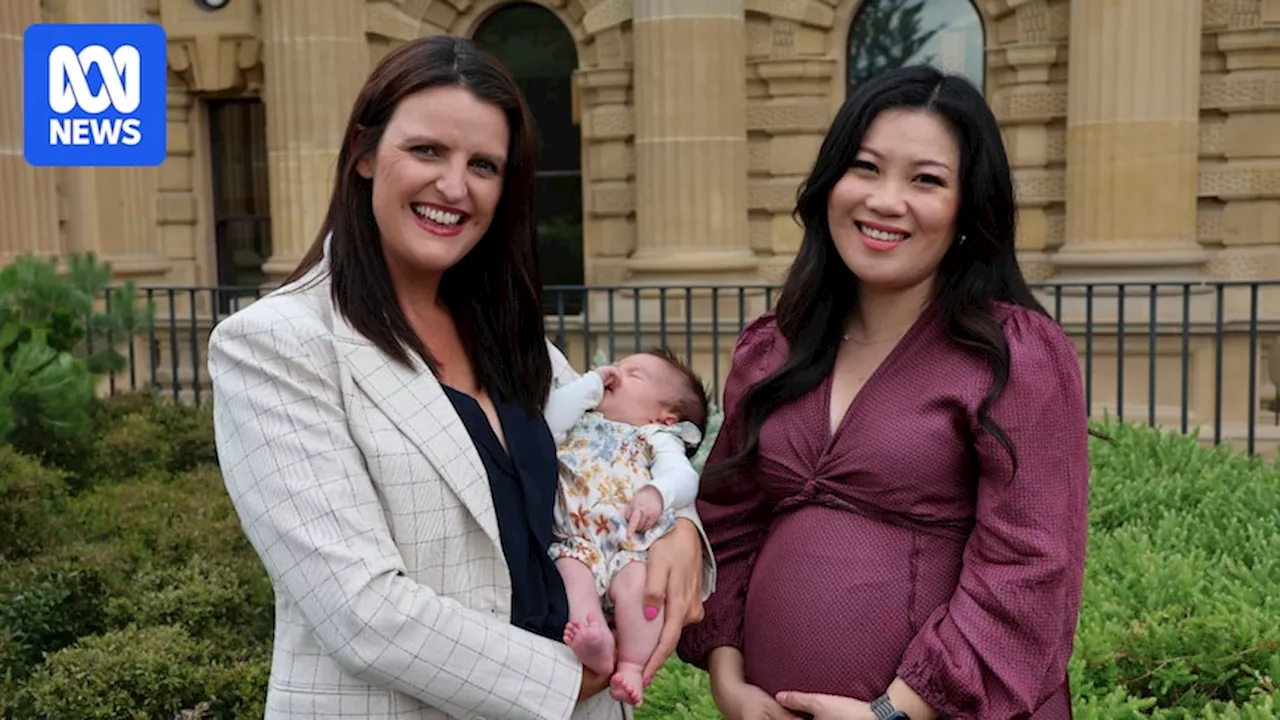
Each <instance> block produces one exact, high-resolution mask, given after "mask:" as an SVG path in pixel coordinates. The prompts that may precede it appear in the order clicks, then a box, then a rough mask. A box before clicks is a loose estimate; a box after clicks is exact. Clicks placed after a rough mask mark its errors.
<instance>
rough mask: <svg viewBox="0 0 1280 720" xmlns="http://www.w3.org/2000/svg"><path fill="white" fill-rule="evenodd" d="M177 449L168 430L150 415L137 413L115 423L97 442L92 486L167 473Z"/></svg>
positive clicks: (91, 469)
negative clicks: (93, 484)
mask: <svg viewBox="0 0 1280 720" xmlns="http://www.w3.org/2000/svg"><path fill="white" fill-rule="evenodd" d="M173 452H174V447H173V443H172V442H170V439H169V437H168V434H167V432H166V430H165V428H164V427H163V426H162V425H160V424H159V423H157V422H155V421H154V420H152V419H151V417H150V414H149V413H142V412H137V413H133V414H130V415H125V416H124V417H122V418H120V419H119V420H116V421H115V422H114V423H113V424H112V425H111V427H109V428H108V429H107V430H106V432H105V433H103V435H102V439H101V440H99V441H98V447H97V454H96V457H95V459H94V463H93V465H92V466H91V468H90V471H91V472H92V473H93V475H92V477H93V482H94V483H95V484H96V483H105V482H116V481H119V480H127V479H129V478H131V477H139V476H143V475H148V476H150V475H160V474H162V473H165V472H168V470H169V468H170V465H171V462H172V459H173Z"/></svg>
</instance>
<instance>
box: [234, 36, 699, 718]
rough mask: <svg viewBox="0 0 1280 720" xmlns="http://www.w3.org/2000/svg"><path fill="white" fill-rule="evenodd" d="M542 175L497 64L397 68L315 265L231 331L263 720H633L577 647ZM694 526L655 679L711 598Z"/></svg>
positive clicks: (346, 169) (432, 53)
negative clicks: (545, 308) (256, 594)
mask: <svg viewBox="0 0 1280 720" xmlns="http://www.w3.org/2000/svg"><path fill="white" fill-rule="evenodd" d="M533 149H534V148H533V134H532V128H531V118H530V113H529V110H528V107H527V106H526V104H525V101H524V99H523V97H522V96H521V94H520V90H519V88H518V87H517V86H516V84H515V82H514V81H513V80H512V78H511V76H510V75H509V74H508V73H507V72H506V70H505V69H504V68H502V67H501V66H500V65H499V64H498V63H497V62H496V61H495V60H494V59H493V58H491V57H489V56H488V55H485V54H484V53H482V52H480V51H479V50H477V49H476V47H475V46H474V45H473V44H472V43H471V42H469V41H467V40H464V39H459V38H454V37H447V36H440V37H432V38H425V39H421V40H416V41H413V42H410V43H407V44H405V45H403V46H401V47H399V48H397V49H396V50H394V51H392V52H391V53H389V54H388V55H387V56H386V57H385V58H384V59H383V60H382V61H381V62H380V63H379V64H378V66H377V67H376V68H375V69H374V71H373V72H372V74H371V75H370V77H369V79H368V82H367V83H366V85H365V87H364V89H363V90H362V91H361V92H360V95H359V97H358V98H357V99H356V101H355V107H354V110H353V112H352V115H351V118H350V121H349V123H348V126H347V130H346V133H345V136H344V138H343V143H342V149H341V152H340V153H339V156H338V163H337V176H336V182H335V188H334V192H333V196H332V200H331V202H330V206H329V212H328V217H327V218H326V219H325V221H324V225H323V227H322V228H321V231H320V233H319V236H318V238H317V240H316V243H315V245H314V246H313V247H312V249H311V251H310V252H309V253H308V254H307V256H306V257H305V258H304V259H303V261H302V263H301V264H300V266H299V268H298V269H297V271H296V272H295V273H294V275H293V276H292V277H290V278H289V279H288V280H287V281H286V283H285V286H284V287H282V288H281V289H279V290H277V291H276V292H273V293H271V294H270V295H268V296H267V297H265V298H263V299H262V300H260V301H258V302H256V303H254V304H253V305H251V306H249V307H248V308H246V309H244V310H242V311H240V312H238V313H236V314H234V315H232V316H231V317H229V318H227V319H226V320H224V321H223V322H221V323H220V324H219V325H218V326H217V327H216V328H215V329H214V331H213V334H212V336H211V338H210V342H209V369H210V373H211V375H212V378H213V391H214V398H215V406H214V412H215V416H216V423H217V424H216V433H217V444H218V457H219V462H220V463H221V466H222V470H223V473H224V475H225V478H226V485H227V489H228V491H229V492H230V495H231V499H232V501H233V502H234V504H235V507H236V510H237V512H238V513H239V516H240V519H241V521H242V523H243V525H244V529H245V532H246V534H247V536H248V538H249V540H250V542H251V543H252V544H253V547H254V548H255V550H256V551H257V552H258V554H259V555H260V556H261V558H262V561H263V563H264V564H265V566H266V569H267V572H268V573H269V575H270V577H271V580H272V583H273V584H274V586H275V591H276V598H277V604H276V614H277V617H276V636H275V647H274V656H273V662H272V670H271V680H270V687H269V690H268V697H267V712H266V716H267V717H268V718H291V719H296V718H318V717H321V716H323V717H327V718H333V717H343V716H348V715H349V716H353V717H361V718H391V717H395V718H423V719H426V718H445V717H484V718H568V717H573V718H604V717H610V718H618V717H623V716H625V714H626V713H628V712H629V710H627V709H626V708H625V707H623V706H621V705H620V704H619V703H617V702H616V701H614V700H612V699H611V698H610V697H609V695H608V694H607V693H599V690H601V689H603V688H604V687H605V684H606V682H607V678H601V677H596V676H594V675H593V674H592V673H590V672H589V671H584V669H583V667H582V665H581V664H580V663H579V661H578V660H577V659H576V658H575V656H574V654H573V652H572V651H571V650H570V649H569V648H568V647H566V646H565V645H564V644H563V643H562V638H563V634H564V625H565V622H566V619H567V608H568V604H567V600H566V598H565V591H564V586H563V583H562V581H561V579H560V576H559V574H558V573H557V572H556V569H555V566H554V565H553V564H552V562H551V560H550V558H549V556H548V554H547V547H548V545H549V543H550V529H551V522H552V516H553V503H554V497H555V487H556V469H557V466H556V454H555V446H554V443H553V442H552V437H551V434H550V431H549V430H548V429H547V426H546V423H545V421H544V419H543V415H542V411H543V409H544V406H545V402H546V399H547V395H548V393H549V391H550V389H551V387H552V385H553V384H557V385H558V384H561V383H563V382H566V381H568V380H570V379H572V378H573V377H575V375H576V374H575V373H574V371H573V369H572V368H571V367H570V366H569V364H568V362H567V361H566V360H565V359H564V357H563V355H561V354H560V352H559V351H558V350H556V349H555V348H554V347H553V346H551V345H550V344H549V343H548V341H547V339H546V336H545V333H544V329H543V318H542V315H541V302H540V299H541V298H540V293H541V281H540V278H539V277H538V270H537V258H536V252H535V246H534V230H533V219H532V189H533ZM682 519H683V520H684V522H680V523H678V528H677V530H676V531H674V532H673V533H672V534H671V535H669V536H668V537H667V538H665V539H663V540H662V541H660V542H659V543H658V544H656V545H655V546H654V548H653V551H652V555H651V564H650V571H649V573H650V574H649V577H650V581H649V589H648V593H647V595H646V599H647V602H648V603H650V604H652V605H655V606H661V607H662V609H663V610H664V614H665V617H666V618H667V620H666V621H665V622H666V625H665V626H664V630H663V641H662V643H661V644H660V646H659V648H658V651H657V652H656V653H655V654H654V657H653V659H652V660H651V661H650V663H649V666H648V667H647V668H646V678H652V676H653V673H654V672H656V670H657V668H658V667H660V666H661V664H662V661H663V660H664V659H665V658H666V657H667V656H668V655H669V654H670V652H671V651H672V649H673V648H674V646H675V642H676V639H677V637H678V635H679V632H680V629H681V627H683V625H684V624H686V623H688V622H693V621H696V620H697V619H699V618H700V616H701V612H702V605H701V600H702V599H703V597H704V594H703V588H710V587H711V586H712V581H713V578H712V565H711V563H710V560H709V559H710V553H709V552H707V551H705V550H704V545H703V540H702V539H701V537H700V531H699V528H698V522H697V518H696V516H695V515H692V514H686V516H685V517H684V518H682ZM704 560H705V561H704Z"/></svg>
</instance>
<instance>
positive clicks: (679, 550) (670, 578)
mask: <svg viewBox="0 0 1280 720" xmlns="http://www.w3.org/2000/svg"><path fill="white" fill-rule="evenodd" d="M644 605H645V608H646V609H648V608H654V609H655V610H658V609H661V610H663V611H664V614H663V618H664V619H663V624H662V635H661V636H660V637H659V639H658V646H657V648H655V649H654V651H653V655H651V656H650V657H649V662H648V663H647V664H646V665H645V666H644V682H645V684H646V685H648V684H649V683H650V682H652V681H653V676H654V675H657V674H658V670H660V669H662V665H663V663H665V662H666V661H667V658H668V657H671V653H672V652H674V651H675V649H676V643H678V642H679V641H680V632H681V631H682V630H684V627H685V626H686V625H692V624H694V623H697V622H701V620H702V537H701V536H700V535H699V534H698V528H697V526H695V525H694V524H693V522H692V521H690V520H689V519H688V518H679V519H677V520H676V526H675V528H673V529H672V530H671V532H669V533H667V534H666V535H664V536H663V537H662V538H660V539H659V540H658V541H657V542H655V543H654V544H653V547H651V548H649V564H648V578H647V579H646V581H645V588H644Z"/></svg>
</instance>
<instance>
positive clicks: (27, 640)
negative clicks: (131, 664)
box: [0, 562, 107, 681]
mask: <svg viewBox="0 0 1280 720" xmlns="http://www.w3.org/2000/svg"><path fill="white" fill-rule="evenodd" d="M99 572H100V571H99V570H97V569H96V568H93V567H91V566H76V565H71V564H65V563H57V562H50V563H24V564H20V565H9V566H7V567H6V568H5V569H4V576H3V577H0V661H2V662H0V667H3V668H5V669H6V672H7V674H8V675H9V678H10V679H11V680H15V681H16V680H21V679H23V678H25V677H27V675H28V674H30V672H31V671H32V670H33V669H34V668H35V667H36V666H37V665H38V664H39V663H40V661H41V658H42V657H43V655H44V653H47V652H53V651H55V650H58V649H60V648H63V647H66V646H67V645H70V644H72V643H74V642H75V641H76V639H77V638H79V637H81V636H83V635H88V634H92V633H96V632H98V631H99V630H101V629H103V627H104V626H105V625H104V620H105V618H104V605H103V603H104V602H105V600H106V597H107V593H106V590H105V588H104V586H103V582H102V578H101V575H100V574H99Z"/></svg>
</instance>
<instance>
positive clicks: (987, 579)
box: [898, 310, 1089, 720]
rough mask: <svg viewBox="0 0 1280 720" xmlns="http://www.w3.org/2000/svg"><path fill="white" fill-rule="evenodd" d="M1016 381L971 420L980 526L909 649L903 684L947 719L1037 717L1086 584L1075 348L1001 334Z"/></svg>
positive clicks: (1013, 327)
mask: <svg viewBox="0 0 1280 720" xmlns="http://www.w3.org/2000/svg"><path fill="white" fill-rule="evenodd" d="M1004 331H1005V337H1006V338H1007V340H1008V345H1009V356H1010V365H1009V378H1008V382H1007V384H1006V386H1005V388H1004V390H1003V392H1002V393H1001V395H1000V397H999V398H998V399H997V400H996V402H995V403H994V404H993V406H992V408H991V411H990V417H991V419H992V420H994V421H995V422H996V423H998V424H999V426H1000V427H1001V428H1002V429H1003V431H1004V433H1005V435H1006V437H1007V438H1008V440H1009V443H1010V444H1011V445H1012V446H1013V447H1014V449H1015V450H1016V453H1017V468H1016V472H1015V469H1014V464H1013V461H1012V459H1011V458H1010V456H1009V454H1008V452H1007V451H1006V450H1005V448H1004V446H1003V445H1001V444H1000V442H999V441H998V440H997V438H996V437H995V436H994V435H993V434H992V433H991V432H989V431H987V430H986V429H984V428H982V427H981V426H980V424H979V423H978V421H977V418H976V412H974V413H973V414H972V416H971V422H972V423H973V428H972V432H973V437H974V438H975V439H974V443H975V448H974V449H975V452H976V457H977V460H978V468H979V475H978V487H977V498H976V523H975V526H974V529H973V531H972V533H971V535H970V537H969V540H968V543H967V544H966V546H965V550H964V559H963V568H962V570H961V573H960V580H959V584H958V586H957V588H956V590H955V593H954V594H953V595H952V597H951V599H950V600H949V601H948V602H947V603H945V604H944V605H942V606H941V607H939V608H938V610H936V611H935V612H934V613H933V615H932V616H930V617H929V618H928V619H927V620H926V621H925V624H924V626H923V628H922V629H921V631H920V632H919V633H918V634H917V636H916V637H915V638H914V639H913V640H912V642H911V644H910V645H909V646H908V648H907V650H906V652H905V653H904V656H903V659H902V662H901V664H900V666H899V668H898V675H899V677H901V678H902V680H903V681H905V682H906V683H907V684H908V685H909V686H911V688H912V689H913V690H915V691H916V692H917V693H918V694H919V695H920V696H921V697H922V698H923V699H924V701H925V702H927V703H928V704H929V705H931V706H932V707H933V709H934V710H935V711H937V712H938V713H939V714H940V715H943V716H946V717H951V718H959V719H964V720H967V719H971V718H982V720H1005V719H1007V718H1025V717H1030V716H1031V715H1032V714H1033V713H1034V712H1035V710H1036V708H1038V707H1039V706H1040V705H1041V704H1042V703H1044V702H1045V701H1046V700H1047V699H1049V698H1050V697H1051V696H1052V695H1053V693H1054V692H1055V691H1057V690H1059V689H1060V688H1061V687H1062V684H1063V682H1064V679H1065V678H1066V675H1067V661H1068V659H1069V658H1070V656H1071V652H1072V642H1073V639H1074V636H1075V629H1076V620H1077V616H1078V612H1079V607H1080V593H1081V585H1082V581H1083V576H1084V560H1085V538H1086V528H1087V519H1088V518H1087V516H1088V487H1089V456H1088V426H1087V417H1086V414H1085V407H1084V393H1083V390H1082V388H1081V379H1080V365H1079V361H1078V359H1077V356H1076V349H1075V346H1074V345H1073V344H1072V342H1071V340H1070V339H1069V338H1068V337H1067V336H1066V334H1065V333H1063V332H1062V330H1061V329H1060V328H1059V327H1058V326H1057V325H1056V324H1054V323H1053V321H1052V320H1050V319H1049V318H1046V317H1044V316H1042V315H1039V314H1033V313H1032V312H1030V311H1023V310H1018V311H1016V312H1015V313H1013V314H1012V315H1011V316H1010V317H1009V318H1008V319H1007V321H1006V322H1005V323H1004Z"/></svg>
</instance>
